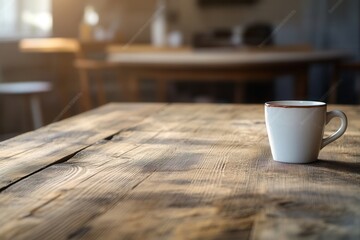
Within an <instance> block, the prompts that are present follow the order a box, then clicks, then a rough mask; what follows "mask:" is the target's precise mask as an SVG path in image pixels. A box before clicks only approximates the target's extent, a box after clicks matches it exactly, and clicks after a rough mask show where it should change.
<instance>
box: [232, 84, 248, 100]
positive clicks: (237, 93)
mask: <svg viewBox="0 0 360 240" xmlns="http://www.w3.org/2000/svg"><path fill="white" fill-rule="evenodd" d="M244 101H245V84H244V83H243V82H236V83H235V88H234V102H235V103H243V102H244Z"/></svg>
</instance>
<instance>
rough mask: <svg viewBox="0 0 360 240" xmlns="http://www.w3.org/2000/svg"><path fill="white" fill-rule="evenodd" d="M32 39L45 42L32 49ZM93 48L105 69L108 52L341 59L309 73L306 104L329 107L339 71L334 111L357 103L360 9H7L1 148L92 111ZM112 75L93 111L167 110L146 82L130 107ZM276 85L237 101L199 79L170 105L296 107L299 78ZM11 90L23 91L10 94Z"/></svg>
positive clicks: (161, 1)
mask: <svg viewBox="0 0 360 240" xmlns="http://www.w3.org/2000/svg"><path fill="white" fill-rule="evenodd" d="M34 39H35V40H43V41H30V40H34ZM54 40H56V41H55V42H54ZM92 43H99V45H96V44H95V46H97V48H95V49H96V50H97V53H96V55H94V56H95V58H96V59H101V60H102V61H103V60H104V59H105V60H106V59H107V56H108V54H109V52H110V53H112V52H116V51H118V52H120V53H121V52H122V50H124V49H135V50H134V52H146V53H147V54H152V53H154V54H157V53H158V52H166V53H167V54H178V52H182V51H185V52H189V51H193V52H196V51H208V50H212V52H213V53H214V54H216V53H217V52H219V54H222V53H220V51H214V49H216V50H218V49H221V52H233V51H235V49H236V51H239V52H241V51H243V50H244V49H245V50H248V48H246V47H248V46H249V47H252V48H253V49H255V50H256V51H261V50H264V51H266V49H268V48H270V49H271V47H272V46H273V47H275V48H273V50H272V52H277V51H279V52H281V51H283V50H277V48H276V47H277V46H292V47H293V49H296V51H310V52H312V51H333V50H337V51H341V53H342V54H343V55H346V57H343V58H341V59H340V58H337V59H335V60H334V61H333V62H331V64H328V63H327V64H322V63H321V64H320V63H319V64H317V63H316V62H313V63H312V64H311V66H310V67H309V69H308V70H309V71H308V72H307V74H308V79H307V83H308V85H307V93H306V94H307V95H306V98H307V99H312V100H322V101H327V100H328V96H329V91H332V90H331V88H330V81H331V80H330V79H332V78H333V75H334V64H335V63H336V74H337V76H338V78H339V79H340V80H339V82H338V83H337V84H336V85H335V87H336V97H335V103H338V104H358V103H359V91H360V84H359V81H358V80H357V78H358V76H357V71H358V69H360V68H359V64H358V63H357V61H358V60H360V59H359V54H360V46H359V43H360V2H359V1H357V0H317V1H312V0H302V1H297V0H181V1H179V0H178V1H176V0H167V1H166V0H146V1H144V0H76V1H74V0H0V114H1V115H0V116H1V118H0V139H6V138H9V137H12V136H14V135H17V134H19V133H22V132H26V131H29V130H32V129H34V128H37V127H39V126H41V125H43V124H49V123H52V122H54V121H58V120H61V119H64V118H67V117H70V116H73V115H75V114H78V113H80V112H82V111H84V110H86V108H82V103H83V98H84V95H83V94H82V89H83V88H82V87H84V85H81V84H82V83H83V82H81V77H84V76H85V75H82V74H84V72H82V71H81V70H82V69H79V67H76V66H75V65H74V62H75V60H76V59H78V58H84V51H85V50H84V49H86V48H85V47H84V46H89V45H91V44H92ZM100 45H101V47H99V46H100ZM109 46H110V48H109ZM111 46H112V47H111ZM109 49H110V50H109ZM111 49H113V50H111ZM116 49H120V50H116ZM176 49H178V50H176ZM279 49H280V48H279ZM101 51H102V52H101ZM239 54H241V53H239ZM343 55H342V56H343ZM270 60H271V59H270ZM340 60H341V61H340ZM100 66H101V65H97V67H98V69H99V68H100ZM107 67H108V66H107ZM107 67H105V68H104V69H101V71H102V76H103V78H106V79H109V80H106V81H104V82H105V83H104V85H102V86H100V87H99V86H96V85H90V86H89V94H90V97H91V98H94V99H97V101H94V102H97V103H96V104H93V105H91V106H90V105H88V108H87V109H90V108H93V107H96V106H99V105H101V104H103V103H105V102H111V101H142V102H154V101H159V98H157V97H156V91H157V89H156V88H158V87H159V85H157V84H156V82H154V81H153V80H154V77H153V76H152V75H149V76H146V75H145V76H139V80H141V81H139V83H138V84H139V86H138V87H139V89H140V93H139V95H140V96H139V97H138V98H131V97H130V98H126V97H124V96H125V95H126V94H125V93H124V92H125V91H127V90H126V89H127V88H126V87H121V86H119V84H118V80H119V79H118V77H114V76H115V75H114V74H113V73H110V71H108V70H109V69H108V68H107ZM86 76H87V77H88V78H94V74H93V75H91V74H90V75H86ZM104 76H105V77H104ZM111 78H114V79H111ZM116 78H117V79H116ZM123 78H125V77H124V76H123ZM271 78H272V81H264V82H257V81H256V82H252V81H244V83H243V84H242V85H241V88H242V93H241V94H242V96H241V101H239V99H240V98H239V97H237V96H236V94H237V92H236V91H234V88H235V87H236V83H235V82H234V81H230V80H227V79H224V80H223V81H221V79H219V81H206V79H205V80H202V81H195V79H192V78H191V74H190V75H188V76H186V77H185V75H184V77H183V78H182V79H181V81H173V82H169V83H168V85H166V86H165V93H166V97H165V98H163V99H162V100H163V101H166V102H217V103H234V102H241V103H263V102H264V101H268V100H274V99H292V98H294V97H295V95H294V90H293V89H294V87H296V86H295V83H294V79H292V77H291V76H279V77H276V78H273V77H271ZM79 80H80V81H79ZM13 83H20V85H19V84H18V85H9V84H13ZM24 83H29V84H27V85H26V84H25V85H24ZM21 84H22V85H21ZM162 87H164V86H162ZM99 88H101V89H102V90H103V91H104V92H105V93H106V95H107V97H106V99H105V97H104V96H103V95H101V94H100V93H99V92H98V91H99ZM121 88H122V89H121ZM99 99H100V100H99ZM236 99H237V100H236ZM85 105H86V103H85Z"/></svg>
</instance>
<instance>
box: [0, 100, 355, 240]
mask: <svg viewBox="0 0 360 240" xmlns="http://www.w3.org/2000/svg"><path fill="white" fill-rule="evenodd" d="M329 109H341V110H343V111H345V113H346V114H347V115H348V118H349V127H348V130H347V132H346V133H345V135H344V136H343V137H342V138H341V139H339V140H337V141H335V142H334V143H332V144H330V145H329V146H327V147H325V148H324V149H323V150H322V151H321V153H320V157H319V159H320V160H319V161H317V162H315V163H312V164H307V165H292V164H282V163H277V162H275V161H273V160H272V158H271V154H270V148H269V143H268V139H267V136H266V129H265V124H264V116H263V114H264V113H263V106H262V105H216V104H214V105H211V104H200V105H193V104H144V103H142V104H141V103H138V104H136V103H133V104H108V105H105V106H103V107H101V108H98V109H95V110H92V111H90V112H86V113H83V114H81V115H78V116H75V117H73V118H69V119H66V120H63V121H61V122H57V123H54V124H51V125H48V126H46V127H43V128H41V129H39V130H37V131H35V132H29V133H26V134H24V135H21V136H18V137H16V138H13V139H10V140H7V141H5V142H1V143H0V239H80V238H83V239H99V238H101V239H249V238H251V239H359V238H360V148H359V146H360V107H355V106H329ZM333 129H336V121H334V122H333V123H332V124H330V126H328V127H327V128H326V133H329V132H331V131H332V130H333Z"/></svg>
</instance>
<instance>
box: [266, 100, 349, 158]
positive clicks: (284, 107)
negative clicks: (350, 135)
mask: <svg viewBox="0 0 360 240" xmlns="http://www.w3.org/2000/svg"><path fill="white" fill-rule="evenodd" d="M334 117H338V118H340V120H341V124H340V127H339V129H338V130H337V131H336V132H335V133H334V134H332V135H331V136H329V137H327V138H323V135H324V129H325V125H326V124H327V123H329V121H330V120H331V119H332V118H334ZM265 121H266V129H267V133H268V137H269V141H270V147H271V153H272V156H273V159H274V160H275V161H278V162H285V163H309V162H313V161H316V160H317V159H318V156H319V152H320V150H321V149H322V148H323V147H325V146H326V145H328V144H329V143H331V142H333V141H335V140H336V139H338V138H339V137H341V136H342V135H343V134H344V133H345V131H346V128H347V118H346V115H345V114H344V113H343V112H342V111H339V110H334V111H330V112H327V111H326V103H323V102H316V101H273V102H267V103H265Z"/></svg>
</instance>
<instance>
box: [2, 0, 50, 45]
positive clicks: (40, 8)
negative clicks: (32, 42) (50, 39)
mask: <svg viewBox="0 0 360 240" xmlns="http://www.w3.org/2000/svg"><path fill="white" fill-rule="evenodd" d="M51 32H52V14H51V0H0V38H1V39H13V38H15V39H16V38H22V37H45V36H49V35H51Z"/></svg>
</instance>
